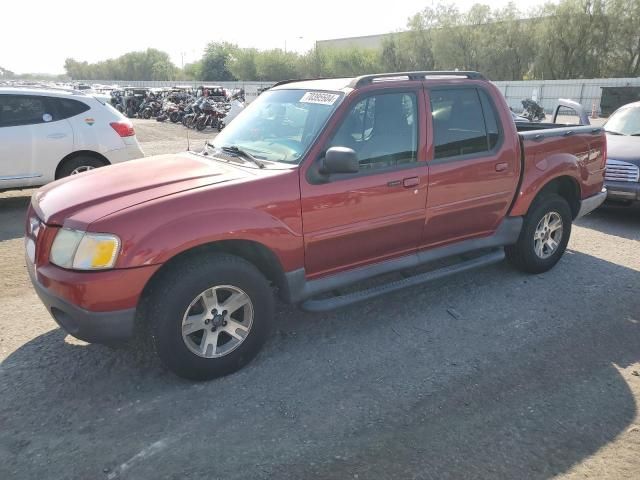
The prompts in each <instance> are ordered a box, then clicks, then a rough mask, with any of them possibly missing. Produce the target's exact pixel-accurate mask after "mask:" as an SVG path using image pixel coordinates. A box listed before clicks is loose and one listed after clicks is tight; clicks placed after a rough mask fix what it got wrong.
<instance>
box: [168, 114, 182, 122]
mask: <svg viewBox="0 0 640 480" xmlns="http://www.w3.org/2000/svg"><path fill="white" fill-rule="evenodd" d="M169 120H171V123H178V122H179V121H180V113H179V112H171V114H170V115H169Z"/></svg>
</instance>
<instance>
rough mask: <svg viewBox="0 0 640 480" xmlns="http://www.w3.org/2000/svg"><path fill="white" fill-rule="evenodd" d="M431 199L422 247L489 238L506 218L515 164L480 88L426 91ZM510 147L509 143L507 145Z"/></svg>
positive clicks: (495, 112) (513, 187) (515, 177)
mask: <svg viewBox="0 0 640 480" xmlns="http://www.w3.org/2000/svg"><path fill="white" fill-rule="evenodd" d="M428 97H429V98H428V106H429V112H430V115H429V120H430V122H429V123H430V125H429V129H430V131H431V136H430V138H431V148H430V152H429V188H428V191H429V197H428V200H427V222H426V225H425V231H424V235H423V246H437V245H440V244H446V243H450V242H455V241H460V240H465V239H468V238H473V237H481V236H486V235H490V234H491V233H492V232H494V231H495V229H496V228H497V227H498V225H499V223H500V221H501V220H502V219H503V217H504V216H505V215H506V213H507V210H508V208H509V206H510V205H511V202H512V200H513V195H514V192H515V190H516V187H517V183H518V178H519V177H518V175H519V158H517V155H516V153H515V152H514V150H513V148H507V149H505V148H502V147H503V145H504V143H505V138H504V129H503V128H502V126H501V124H500V119H499V115H498V110H497V109H496V106H495V105H494V104H493V101H492V100H491V97H490V95H489V94H488V93H487V91H485V90H484V88H481V87H462V88H461V87H447V88H444V87H443V88H429V89H428ZM511 143H512V142H511Z"/></svg>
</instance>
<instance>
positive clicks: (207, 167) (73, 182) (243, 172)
mask: <svg viewBox="0 0 640 480" xmlns="http://www.w3.org/2000/svg"><path fill="white" fill-rule="evenodd" d="M247 176H252V173H251V172H250V171H249V170H247V169H244V168H237V167H234V166H232V165H226V164H224V163H221V162H218V161H215V160H212V159H209V158H206V157H202V156H200V155H196V154H194V153H190V152H184V153H180V154H175V155H158V156H153V157H147V158H143V159H140V160H133V161H130V162H125V163H121V164H117V165H112V166H109V167H107V168H98V169H96V170H91V171H89V172H86V173H82V174H80V175H74V176H71V177H67V178H65V179H62V180H58V181H56V182H53V183H50V184H49V185H47V186H45V187H43V188H41V189H39V190H38V191H37V192H36V193H35V194H34V195H33V199H32V204H33V208H34V210H35V211H36V214H37V215H38V216H39V217H40V218H41V219H42V220H43V221H44V222H45V223H46V224H49V225H63V224H64V225H65V226H68V227H71V228H78V229H82V228H84V227H86V226H87V225H89V224H90V223H92V222H94V221H96V220H98V219H100V218H102V217H104V216H106V215H109V214H111V213H114V212H117V211H119V210H122V209H124V208H128V207H131V206H133V205H138V204H141V203H144V202H148V201H151V200H154V199H156V198H160V197H164V196H167V195H172V194H176V193H179V192H183V191H185V190H191V189H194V188H199V187H204V186H207V185H213V184H218V183H223V182H229V181H232V180H237V179H241V178H244V177H247Z"/></svg>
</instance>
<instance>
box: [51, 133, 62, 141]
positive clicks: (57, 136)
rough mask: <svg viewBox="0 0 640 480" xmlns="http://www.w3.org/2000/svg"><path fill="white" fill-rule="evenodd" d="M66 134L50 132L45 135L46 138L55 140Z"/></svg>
mask: <svg viewBox="0 0 640 480" xmlns="http://www.w3.org/2000/svg"><path fill="white" fill-rule="evenodd" d="M66 136H67V134H66V133H50V134H49V135H47V138H51V139H53V140H57V139H59V138H64V137H66Z"/></svg>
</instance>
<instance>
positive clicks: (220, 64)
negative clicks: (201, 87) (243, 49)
mask: <svg viewBox="0 0 640 480" xmlns="http://www.w3.org/2000/svg"><path fill="white" fill-rule="evenodd" d="M236 50H237V47H236V46H235V45H233V44H231V43H227V42H211V43H209V44H208V45H207V47H206V48H205V50H204V55H203V56H202V60H201V61H200V63H201V68H200V80H205V81H214V82H223V81H229V80H235V77H234V75H233V73H231V71H230V70H229V64H230V62H231V58H232V55H233V54H234V53H235V52H236Z"/></svg>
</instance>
